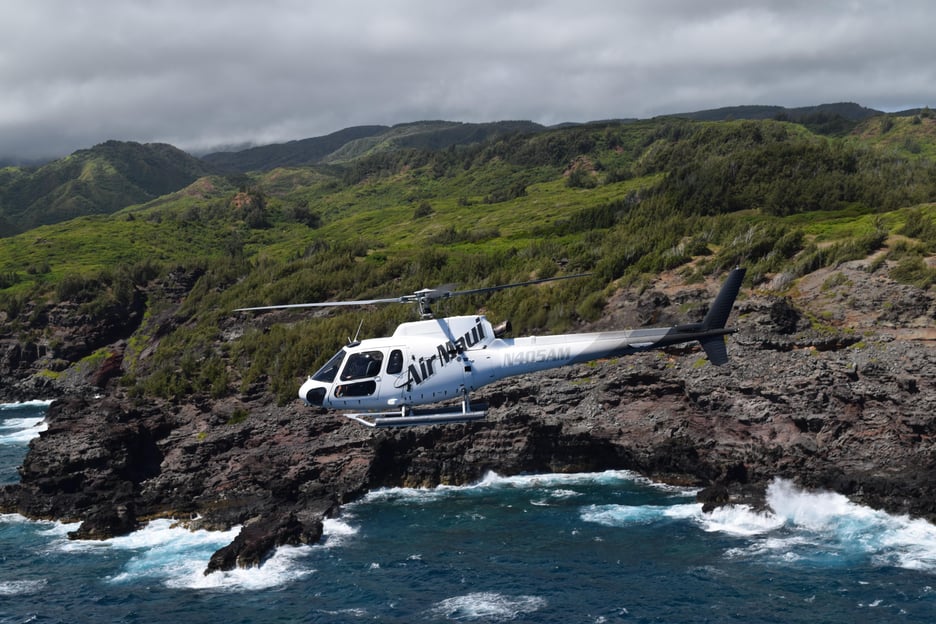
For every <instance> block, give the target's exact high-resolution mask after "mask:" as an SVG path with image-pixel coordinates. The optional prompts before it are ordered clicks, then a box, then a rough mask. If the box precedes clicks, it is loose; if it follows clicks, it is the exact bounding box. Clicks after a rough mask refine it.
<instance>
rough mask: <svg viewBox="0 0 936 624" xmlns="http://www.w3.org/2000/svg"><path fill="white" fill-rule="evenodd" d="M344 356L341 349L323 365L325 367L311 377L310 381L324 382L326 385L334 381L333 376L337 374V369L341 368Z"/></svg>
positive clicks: (343, 351)
mask: <svg viewBox="0 0 936 624" xmlns="http://www.w3.org/2000/svg"><path fill="white" fill-rule="evenodd" d="M344 356H345V350H344V349H342V350H341V351H339V352H338V353H336V354H335V355H333V356H332V358H331V359H330V360H328V362H326V363H325V366H323V367H322V368H320V369H319V370H318V372H317V373H315V374H314V375H312V379H314V380H315V381H324V382H326V383H331V382H333V381H335V375H337V374H338V369H339V368H341V362H342V361H343V360H344Z"/></svg>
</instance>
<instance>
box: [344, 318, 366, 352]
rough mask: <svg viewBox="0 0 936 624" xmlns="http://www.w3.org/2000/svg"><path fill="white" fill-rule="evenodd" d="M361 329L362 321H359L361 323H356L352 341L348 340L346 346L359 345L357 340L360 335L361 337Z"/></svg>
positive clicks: (359, 342)
mask: <svg viewBox="0 0 936 624" xmlns="http://www.w3.org/2000/svg"><path fill="white" fill-rule="evenodd" d="M362 327H364V319H361V322H360V323H358V326H357V331H356V332H354V340H351V339H350V338H348V346H349V347H353V346H354V345H358V344H361V341H360V340H358V338H359V337H360V335H361V328H362Z"/></svg>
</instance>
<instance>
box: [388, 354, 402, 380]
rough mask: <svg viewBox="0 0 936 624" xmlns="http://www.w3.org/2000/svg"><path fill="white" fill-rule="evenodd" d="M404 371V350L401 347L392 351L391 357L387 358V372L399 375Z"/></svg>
mask: <svg viewBox="0 0 936 624" xmlns="http://www.w3.org/2000/svg"><path fill="white" fill-rule="evenodd" d="M402 372H403V352H402V351H400V350H399V349H394V350H393V351H391V352H390V357H389V358H387V374H388V375H399V374H400V373H402Z"/></svg>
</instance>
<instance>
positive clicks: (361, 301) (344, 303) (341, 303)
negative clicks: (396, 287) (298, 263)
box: [234, 297, 407, 312]
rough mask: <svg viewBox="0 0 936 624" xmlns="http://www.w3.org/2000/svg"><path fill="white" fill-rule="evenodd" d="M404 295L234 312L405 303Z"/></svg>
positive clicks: (265, 307) (239, 309) (260, 307)
mask: <svg viewBox="0 0 936 624" xmlns="http://www.w3.org/2000/svg"><path fill="white" fill-rule="evenodd" d="M406 302H407V299H406V298H404V297H393V298H391V299H359V300H356V301H320V302H318V303H287V304H283V305H272V306H257V307H255V308H237V309H236V310H234V311H235V312H256V311H258V310H288V309H290V308H330V307H333V306H360V305H371V304H375V303H406Z"/></svg>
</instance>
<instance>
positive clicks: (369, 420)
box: [344, 401, 487, 428]
mask: <svg viewBox="0 0 936 624" xmlns="http://www.w3.org/2000/svg"><path fill="white" fill-rule="evenodd" d="M486 410H487V405H486V404H481V405H478V406H477V407H473V406H471V405H470V404H469V403H468V401H462V404H461V405H453V406H451V407H437V408H432V409H422V410H418V409H413V408H412V407H408V406H404V407H402V408H401V409H399V410H396V411H390V412H361V413H357V414H344V417H345V418H350V419H351V420H353V421H356V422H359V423H361V424H362V425H367V426H368V427H375V428H384V427H413V426H416V425H447V424H452V423H463V422H472V421H475V420H482V419H483V418H484V416H485V415H486V414H487V411H486Z"/></svg>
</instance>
